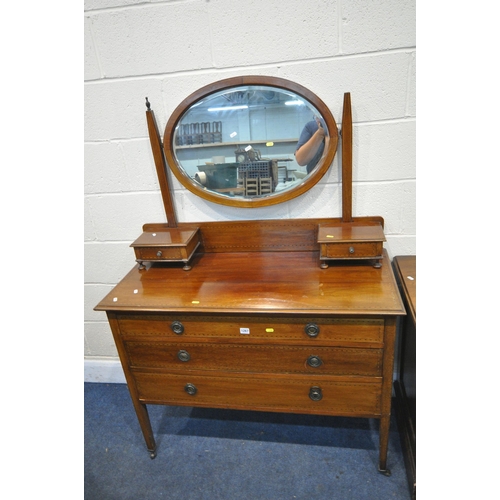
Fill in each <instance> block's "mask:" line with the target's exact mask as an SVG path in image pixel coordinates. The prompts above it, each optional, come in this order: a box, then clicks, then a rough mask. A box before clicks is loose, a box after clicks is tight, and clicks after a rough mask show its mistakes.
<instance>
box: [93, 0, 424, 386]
mask: <svg viewBox="0 0 500 500" xmlns="http://www.w3.org/2000/svg"><path fill="white" fill-rule="evenodd" d="M415 10H416V9H415V0H379V1H376V2H375V1H367V0H308V1H307V2H304V0H287V1H286V2H283V1H280V0H253V1H252V2H246V1H242V0H241V1H239V0H165V1H160V0H150V1H145V0H85V8H84V30H85V38H84V44H85V68H84V69H85V82H84V99H85V103H84V110H85V116H84V119H85V124H84V136H85V137H84V140H85V144H84V153H85V158H84V165H85V192H84V197H85V199H84V202H85V228H84V229H85V236H84V248H85V251H84V256H85V267H84V279H85V304H84V321H85V324H84V332H85V353H84V355H85V379H86V380H90V381H103V382H105V381H122V380H123V378H122V373H121V368H120V367H119V362H118V355H117V352H116V349H115V346H114V343H113V339H112V335H111V331H110V329H109V326H108V323H107V320H106V316H105V313H102V312H95V311H93V307H94V306H95V305H96V304H97V303H98V302H99V301H100V300H101V299H102V298H103V297H104V295H105V294H106V293H108V292H109V291H110V290H111V288H112V287H113V286H114V285H115V284H116V283H117V282H118V281H119V280H120V279H121V278H122V277H123V276H124V275H125V274H126V273H127V272H128V271H129V270H130V269H131V268H132V266H133V265H134V264H135V261H134V254H133V250H132V249H131V248H130V246H129V245H130V243H131V242H132V241H133V240H135V239H136V238H137V237H138V236H139V234H140V233H141V230H142V225H143V224H144V223H146V222H164V221H165V220H166V218H165V212H164V209H163V205H162V201H161V195H160V190H159V185H158V181H157V177H156V171H155V166H154V161H153V156H152V153H151V148H150V145H149V139H148V133H147V127H146V120H145V111H146V107H145V97H146V96H147V97H148V99H149V101H150V102H151V104H152V109H153V110H154V112H155V115H156V119H157V122H158V127H159V129H160V131H163V129H164V127H165V125H166V123H167V120H168V117H169V116H170V113H171V112H172V111H173V110H174V109H175V108H176V107H177V105H178V104H179V103H180V102H181V101H182V100H183V99H184V98H185V97H187V96H188V95H190V94H191V93H192V92H194V91H195V90H197V89H198V88H199V87H201V86H204V85H206V84H208V83H211V82H214V81H217V80H220V79H223V78H229V77H232V76H238V75H245V74H254V75H266V76H276V77H280V78H286V79H289V80H292V81H295V82H297V83H299V84H301V85H303V86H305V87H307V88H309V89H310V90H311V91H313V92H315V93H316V94H317V95H318V96H319V97H320V98H321V99H322V100H323V101H324V102H325V103H326V104H327V105H328V106H329V108H330V109H331V111H332V113H333V115H334V116H335V119H336V121H337V123H338V125H339V127H341V118H342V104H343V95H344V93H345V92H350V93H351V100H352V112H353V122H354V125H353V136H354V139H353V148H354V149H353V215H354V216H361V215H381V216H383V217H384V219H385V225H386V226H385V232H386V237H387V243H386V244H385V247H386V248H387V250H388V252H389V256H390V257H391V258H392V257H394V256H396V255H404V254H415V253H416V201H415V199H416V173H415V171H416V166H415V163H416V158H415V149H416V146H415V143H416V130H415V129H416V83H415V80H416V78H415V74H416V12H415ZM338 157H339V155H337V156H336V158H335V159H334V161H333V164H332V167H331V169H330V170H329V172H328V174H327V175H325V177H324V178H323V179H322V180H321V181H320V183H318V185H316V186H315V187H314V188H313V189H312V190H311V191H310V192H309V193H307V194H305V195H303V196H301V197H299V198H297V199H295V200H292V201H291V202H289V203H288V204H284V205H280V206H278V207H265V208H260V209H234V208H229V207H224V206H222V205H216V204H213V203H210V202H207V201H205V200H202V199H200V198H197V197H196V196H195V195H193V194H191V193H190V192H188V191H187V190H185V189H184V188H183V187H182V186H181V185H180V184H179V183H178V182H177V181H176V180H175V181H174V188H175V200H176V209H177V213H178V218H179V220H180V221H210V220H228V219H279V218H287V217H302V218H307V217H331V216H333V217H338V216H340V215H341V197H340V195H341V186H340V184H339V180H340V165H339V162H338Z"/></svg>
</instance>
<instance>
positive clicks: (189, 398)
mask: <svg viewBox="0 0 500 500" xmlns="http://www.w3.org/2000/svg"><path fill="white" fill-rule="evenodd" d="M134 376H135V381H136V387H137V390H138V394H139V399H140V400H141V401H143V402H144V403H156V404H172V405H188V406H207V407H213V408H215V407H219V408H234V409H254V410H268V411H291V412H299V413H301V412H302V413H318V414H332V415H335V414H336V415H344V414H346V415H347V414H349V415H371V416H376V415H379V414H380V395H381V385H382V384H381V381H379V379H373V381H364V382H362V381H357V382H347V381H337V380H334V379H333V378H331V377H330V378H328V377H326V378H316V377H312V376H305V377H298V376H292V375H289V376H287V377H278V376H276V377H274V376H270V377H262V376H261V377H257V376H252V377H242V376H238V377H236V376H235V377H231V376H230V377H217V376H213V377H212V376H206V375H194V374H193V375H190V374H185V375H184V374H158V373H145V372H136V373H135V374H134Z"/></svg>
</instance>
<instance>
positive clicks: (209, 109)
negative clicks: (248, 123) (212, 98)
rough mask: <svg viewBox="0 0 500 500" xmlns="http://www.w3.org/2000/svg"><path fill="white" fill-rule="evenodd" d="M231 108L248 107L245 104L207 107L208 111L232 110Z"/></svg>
mask: <svg viewBox="0 0 500 500" xmlns="http://www.w3.org/2000/svg"><path fill="white" fill-rule="evenodd" d="M233 109H248V106H247V105H246V104H242V105H240V106H222V107H220V108H208V111H232V110H233Z"/></svg>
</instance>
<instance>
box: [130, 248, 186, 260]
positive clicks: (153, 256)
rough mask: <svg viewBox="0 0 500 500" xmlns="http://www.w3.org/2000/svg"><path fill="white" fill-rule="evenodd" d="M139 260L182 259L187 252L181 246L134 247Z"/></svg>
mask: <svg viewBox="0 0 500 500" xmlns="http://www.w3.org/2000/svg"><path fill="white" fill-rule="evenodd" d="M134 250H135V256H136V258H137V259H139V260H182V259H183V258H185V252H183V251H182V248H180V247H144V248H137V247H136V248H134Z"/></svg>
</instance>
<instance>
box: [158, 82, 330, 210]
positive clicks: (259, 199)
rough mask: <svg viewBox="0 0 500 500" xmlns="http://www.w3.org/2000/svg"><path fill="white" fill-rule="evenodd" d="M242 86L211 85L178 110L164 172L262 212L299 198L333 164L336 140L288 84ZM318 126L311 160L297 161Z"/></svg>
mask: <svg viewBox="0 0 500 500" xmlns="http://www.w3.org/2000/svg"><path fill="white" fill-rule="evenodd" d="M249 78H250V77H247V80H248V79H249ZM259 80H260V81H259ZM240 81H241V78H240V79H238V78H236V79H229V80H227V81H223V82H219V84H215V85H211V86H209V88H208V89H201V90H200V91H199V92H198V93H196V95H193V96H192V97H191V98H188V99H187V100H186V101H185V102H184V103H183V104H181V106H180V107H179V108H178V110H176V113H174V115H173V116H172V118H171V120H170V121H169V124H168V125H167V130H166V132H165V139H164V146H165V153H166V157H167V161H168V163H169V166H170V167H171V169H172V171H173V172H174V174H175V175H176V177H177V178H178V179H179V180H180V181H181V183H182V184H183V185H184V186H185V187H187V188H188V189H189V190H190V191H192V192H195V193H196V194H198V195H200V196H202V197H204V198H206V199H210V200H211V201H215V202H216V203H222V204H226V205H233V206H247V207H251V206H263V205H270V204H274V203H279V202H280V201H285V200H286V199H291V198H293V197H295V196H298V195H299V194H301V193H303V192H304V191H306V190H307V189H309V188H310V187H311V186H312V185H314V184H315V183H316V182H318V180H319V179H320V178H321V177H322V176H323V175H324V173H325V171H326V169H327V168H328V167H329V165H330V164H331V161H332V160H333V156H334V154H335V150H336V146H337V138H338V132H337V127H336V124H335V121H334V119H333V116H331V114H330V112H329V110H328V108H326V106H325V105H324V104H323V103H322V102H321V101H320V100H319V99H317V98H316V97H315V96H313V95H312V94H310V93H309V92H308V91H306V90H305V89H302V88H300V87H299V86H297V85H296V84H291V82H286V81H284V80H281V79H274V78H270V77H255V79H254V80H252V81H254V82H256V83H248V81H247V82H245V83H243V84H237V83H238V82H240ZM287 83H290V84H291V85H289V86H293V87H294V88H293V89H292V90H291V89H289V88H287ZM318 127H320V128H322V129H323V130H324V133H323V135H324V137H323V139H322V140H320V141H319V146H318V147H316V149H315V154H314V155H313V156H312V157H311V158H309V159H308V160H307V162H306V161H304V160H303V159H302V158H300V155H299V157H298V158H297V157H296V156H295V152H296V150H297V149H298V148H299V147H300V146H301V145H302V144H304V143H306V142H307V140H308V139H309V138H310V137H311V136H312V135H313V134H314V132H315V131H316V130H318ZM332 139H333V140H332ZM332 150H333V155H332ZM299 162H300V163H302V164H299ZM326 162H328V164H326Z"/></svg>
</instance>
